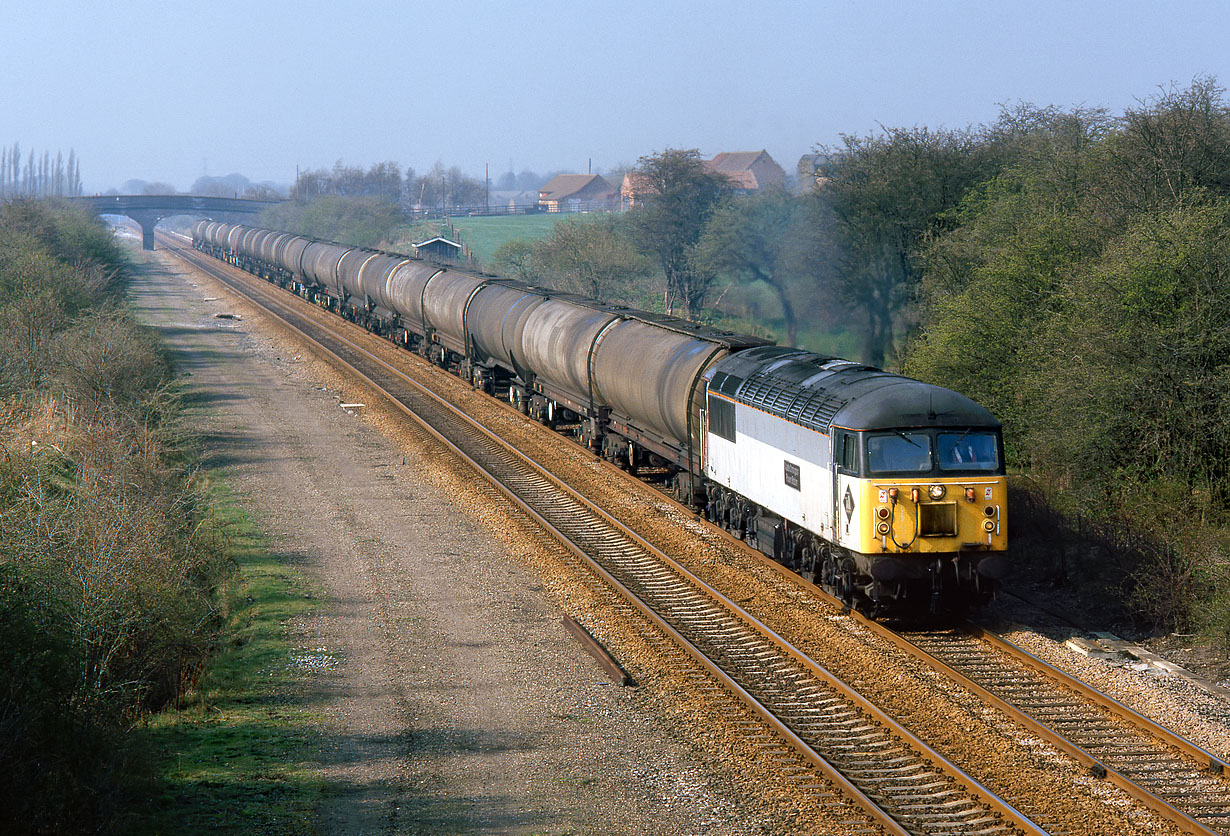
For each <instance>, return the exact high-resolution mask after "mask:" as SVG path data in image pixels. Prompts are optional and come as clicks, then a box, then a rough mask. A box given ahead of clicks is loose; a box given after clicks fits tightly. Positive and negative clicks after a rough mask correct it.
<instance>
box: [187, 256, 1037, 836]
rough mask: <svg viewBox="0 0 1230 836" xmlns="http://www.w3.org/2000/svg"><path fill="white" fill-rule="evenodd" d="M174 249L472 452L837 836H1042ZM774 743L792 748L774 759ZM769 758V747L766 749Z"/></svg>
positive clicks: (449, 412) (750, 629)
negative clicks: (653, 635)
mask: <svg viewBox="0 0 1230 836" xmlns="http://www.w3.org/2000/svg"><path fill="white" fill-rule="evenodd" d="M171 247H172V248H174V249H176V250H178V251H179V252H178V254H179V255H180V257H181V258H183V259H184V260H186V261H188V262H189V263H192V264H193V265H194V266H196V267H197V268H198V269H202V270H204V271H205V272H207V273H209V274H211V275H212V276H214V277H215V278H217V279H219V280H220V281H222V282H223V283H225V284H227V285H229V286H231V287H232V288H233V289H235V290H237V291H238V292H240V293H242V294H243V295H245V296H247V297H248V298H250V299H253V301H255V302H257V304H259V305H260V306H261V307H263V308H265V309H266V310H267V311H268V312H269V313H271V314H272V315H273V316H275V317H276V318H278V319H280V320H281V321H282V322H283V323H284V324H286V325H287V326H288V327H290V328H292V329H294V330H296V331H298V332H299V333H300V334H302V335H303V336H305V337H306V338H308V339H309V340H311V341H312V342H314V343H316V344H317V345H318V346H320V347H321V350H323V351H325V352H326V353H328V354H330V355H332V357H333V358H334V359H335V360H336V362H339V363H341V364H342V365H344V366H346V367H348V368H349V369H350V370H351V371H352V373H354V374H357V375H360V376H361V377H362V378H363V379H364V380H365V381H366V383H367V385H368V386H370V387H372V388H374V389H377V390H378V391H380V392H382V393H384V394H385V396H386V397H388V398H389V399H390V401H391V402H392V403H393V404H395V405H397V406H398V407H399V408H401V409H402V410H403V411H405V412H406V413H407V414H408V415H410V416H411V417H412V418H413V419H414V420H415V421H417V422H419V423H420V424H421V425H422V426H423V427H424V428H425V429H426V430H427V432H429V433H430V434H431V435H433V436H434V437H436V438H437V439H438V440H439V441H440V442H442V443H443V444H445V445H446V446H448V447H449V448H450V449H452V450H453V451H454V452H455V453H456V454H457V455H458V456H460V457H462V458H463V459H465V460H466V461H468V462H469V463H470V464H471V465H472V466H473V467H475V469H476V470H478V471H479V472H480V473H481V474H483V475H484V476H485V477H486V478H487V479H488V480H489V481H491V483H492V484H493V485H495V486H496V487H497V488H498V489H499V490H501V491H502V492H503V493H504V494H505V495H506V496H507V497H508V498H509V499H510V500H511V501H512V502H513V503H514V504H516V505H517V506H519V507H520V508H521V509H522V510H523V511H524V512H525V513H527V514H528V515H529V516H530V517H532V518H533V519H535V520H536V521H537V522H538V523H539V524H540V525H541V526H542V527H543V528H545V529H546V530H547V531H548V532H549V533H550V534H551V535H552V536H553V537H554V538H556V539H557V540H558V541H559V542H560V543H562V544H563V545H564V546H565V547H566V548H568V549H569V550H570V551H571V552H572V553H573V554H574V555H576V557H577V559H578V560H580V561H582V562H583V563H584V564H586V565H587V566H588V567H589V568H590V569H591V571H593V573H594V574H596V575H597V576H599V577H600V578H602V579H603V580H604V581H605V582H606V584H607V585H608V586H609V587H610V588H611V589H612V590H614V591H615V592H616V594H618V595H619V596H621V598H622V599H623V600H624V601H625V602H626V604H627V605H628V606H630V607H632V608H634V609H635V610H636V611H637V612H639V613H640V614H641V615H642V616H643V617H644V618H646V619H648V620H649V621H651V622H652V623H653V624H654V625H655V626H656V627H657V628H658V629H659V630H660V631H661V632H662V633H663V634H665V635H666V636H668V637H669V638H670V639H671V640H672V641H673V642H674V643H675V645H677V646H678V647H679V648H680V649H681V650H682V652H683V653H685V654H686V655H687V656H688V657H690V658H691V659H692V660H693V664H694V665H696V666H699V668H700V669H702V670H703V671H705V673H706V674H707V676H709V677H711V678H712V679H713V680H715V681H716V682H717V683H719V684H720V686H721V687H723V688H724V689H725V690H726V691H727V692H729V693H730V694H731V695H733V697H734V698H735V699H737V700H738V701H739V702H741V703H742V704H743V705H744V706H745V707H746V708H747V709H748V710H749V711H751V712H752V713H753V714H754V715H755V716H757V717H758V718H759V719H760V720H761V721H762V722H763V723H766V724H768V725H769V726H770V727H771V728H772V729H773V730H774V731H775V732H776V734H777V735H778V736H779V740H778V741H773V742H770V743H769V744H768V746H767V747H766V749H767V751H768V752H769V754H770V756H776V757H779V759H780V760H781V761H782V763H781V765H780V767H781V768H780V771H781V773H782V774H783V775H784V776H785V777H788V778H789V779H790V781H791V782H792V784H793V785H794V787H795V788H796V789H802V790H805V791H810V792H812V793H813V794H814V795H816V796H817V797H818V798H820V799H821V800H822V801H824V800H829V799H831V800H832V802H833V804H834V807H836V806H838V799H837V796H836V794H840V796H841V797H842V798H844V799H846V801H844V802H841V803H840V806H841V808H842V809H847V808H849V807H850V804H849V803H848V802H853V807H854V811H853V812H854V814H853V815H850V816H849V818H848V820H847V821H846V822H845V823H844V824H843V825H842V830H843V832H851V833H857V832H888V833H893V834H907V833H908V834H986V835H987V836H991V834H1014V833H1015V834H1041V833H1044V832H1045V831H1044V830H1042V829H1041V828H1040V827H1038V826H1037V825H1035V824H1034V823H1032V822H1030V821H1029V820H1028V819H1027V818H1026V817H1025V816H1024V815H1022V814H1021V813H1019V812H1018V811H1017V810H1015V809H1014V808H1013V807H1012V806H1011V805H1010V804H1008V803H1007V802H1006V801H1004V800H1003V799H1001V798H999V797H998V796H996V795H995V794H994V793H992V792H991V791H990V790H988V789H986V788H985V787H983V786H981V785H979V784H978V783H977V782H976V781H975V780H974V779H972V778H971V777H970V776H968V775H966V774H965V773H964V772H963V771H962V770H960V769H959V768H958V767H957V766H955V765H954V764H953V763H951V762H950V761H948V760H947V759H946V758H944V757H943V756H942V755H940V754H939V753H938V752H936V751H934V750H933V749H931V748H930V747H929V746H927V745H926V744H925V743H924V742H923V741H921V740H919V739H918V738H916V737H915V736H914V735H913V734H911V733H910V732H909V731H908V730H907V729H905V728H903V727H902V726H900V725H899V724H898V723H896V722H895V721H894V720H893V719H892V718H891V717H889V716H888V715H886V714H885V713H884V712H882V711H880V710H879V709H878V708H877V707H876V706H874V705H872V704H871V703H870V702H869V701H867V700H865V699H864V698H862V697H861V696H859V695H858V694H857V693H855V692H854V691H853V690H852V689H850V688H849V687H848V686H846V685H845V684H844V683H842V682H841V681H840V680H838V679H837V677H835V676H833V675H832V674H831V673H829V672H828V671H826V670H825V669H824V668H823V667H821V666H820V665H818V664H817V663H815V662H814V661H812V660H811V659H809V658H808V657H807V656H806V655H805V654H803V653H802V652H800V651H799V650H798V649H796V648H794V647H793V646H791V645H790V644H789V643H788V642H786V641H785V640H784V639H783V638H781V637H780V636H778V635H777V634H775V633H774V632H773V631H772V630H770V629H769V628H768V627H766V626H765V625H764V624H762V623H760V622H759V621H757V620H756V619H755V618H754V617H753V616H751V615H750V614H749V613H748V612H746V611H745V610H744V609H743V608H741V607H740V606H738V605H737V604H735V603H734V602H733V601H731V600H730V599H728V598H726V597H724V596H722V595H721V594H720V593H718V592H717V591H716V590H714V589H712V588H711V587H709V586H707V585H706V584H705V583H704V582H702V581H701V580H700V579H699V578H697V577H696V576H695V575H693V574H691V573H690V572H688V571H687V570H686V569H685V568H684V567H683V566H681V565H680V564H678V563H677V562H676V561H674V560H672V559H671V558H670V557H669V556H667V555H666V554H664V553H662V552H661V551H659V550H657V549H656V548H654V547H653V546H652V545H650V544H649V543H648V542H646V541H645V540H643V539H642V538H641V537H639V536H638V535H637V534H636V533H635V532H633V531H631V530H630V529H628V528H627V527H625V526H623V525H622V524H621V523H619V522H618V521H616V520H615V519H614V518H612V517H611V516H609V515H608V514H606V513H605V512H603V511H602V510H601V509H599V508H598V507H596V506H595V505H593V503H591V502H589V501H588V500H586V499H585V498H584V497H582V496H580V495H579V494H577V493H576V492H575V491H573V490H571V489H570V488H569V487H567V486H566V485H564V484H562V483H561V482H560V481H559V480H557V479H555V478H554V477H553V476H551V475H550V474H549V473H548V472H546V470H545V469H544V468H542V467H540V466H538V465H537V464H536V463H535V462H533V461H532V460H530V459H529V458H527V457H526V456H524V455H522V454H521V453H519V452H517V451H516V450H514V449H513V448H512V447H510V446H509V445H507V444H506V443H504V442H503V441H501V440H500V439H498V438H496V437H495V436H494V435H492V434H491V433H489V432H488V431H487V430H485V429H484V428H482V427H481V426H479V425H478V424H476V423H475V422H474V421H472V420H471V419H470V418H469V417H468V416H465V415H464V414H462V413H461V412H460V411H458V410H457V409H455V408H454V407H452V406H451V405H450V404H449V403H448V402H447V401H446V400H444V399H443V398H441V397H439V396H438V395H436V394H435V393H433V392H432V391H430V389H428V388H427V387H426V386H424V385H423V384H421V383H419V382H416V381H414V380H411V379H410V378H409V377H407V376H406V375H405V374H403V373H402V372H401V371H399V370H398V369H396V368H394V367H393V366H391V365H389V364H387V363H385V362H384V361H382V360H380V359H379V358H377V357H375V356H374V355H373V354H370V353H368V352H367V351H365V350H364V349H362V348H361V347H359V346H358V345H357V344H356V343H355V342H353V341H351V340H350V339H348V338H347V337H345V336H344V335H343V334H341V333H340V331H341V329H339V328H336V327H334V325H333V324H325V323H324V322H323V321H322V320H321V317H320V316H319V315H318V314H319V312H318V311H317V310H316V309H313V308H312V307H311V306H310V305H307V304H306V303H303V302H302V300H298V299H292V298H291V297H290V296H289V295H288V294H285V293H283V292H282V291H279V290H277V289H275V288H272V287H271V286H269V285H267V284H266V283H264V282H261V281H258V280H256V279H252V278H249V277H247V276H245V275H244V274H242V273H239V272H238V271H236V270H234V268H229V267H225V266H223V265H219V264H218V263H217V262H215V261H213V260H211V259H207V258H205V257H203V256H199V255H197V254H196V253H195V252H193V251H191V250H190V249H188V250H185V248H183V247H182V246H181V245H179V244H178V243H172V244H171ZM783 746H785V747H788V749H789V753H790V754H789V755H788V756H785V757H782V755H781V754H780V753H782V752H783V751H784V750H783V748H782V747H783ZM774 753H778V754H776V755H775V754H774Z"/></svg>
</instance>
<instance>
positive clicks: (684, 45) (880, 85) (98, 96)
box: [0, 0, 1230, 191]
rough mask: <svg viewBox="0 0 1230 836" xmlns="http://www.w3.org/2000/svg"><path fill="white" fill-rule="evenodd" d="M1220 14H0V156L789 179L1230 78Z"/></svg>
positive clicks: (1127, 0) (178, 8)
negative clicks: (668, 168)
mask: <svg viewBox="0 0 1230 836" xmlns="http://www.w3.org/2000/svg"><path fill="white" fill-rule="evenodd" d="M1228 64H1230V2H1220V3H1219V2H1170V3H1163V2H1135V1H1134V0H1114V2H1082V1H1081V0H1066V1H1065V2H1052V1H1051V0H1033V1H1032V2H1019V3H1010V2H998V1H993V0H986V2H923V1H922V0H920V1H919V2H908V3H907V2H869V1H868V0H859V2H835V0H826V1H825V2H810V3H807V2H788V1H787V0H747V1H746V2H734V0H721V1H720V2H717V1H715V2H707V3H705V2H677V0H635V1H634V2H621V1H620V0H607V2H589V0H574V2H548V0H529V1H528V2H522V1H520V0H505V2H481V1H480V0H433V2H393V0H340V2H338V0H331V2H327V3H325V2H315V0H244V2H238V1H237V0H193V2H184V1H183V0H180V1H179V2H175V1H174V0H170V1H168V0H157V2H153V0H115V2H106V0H102V2H99V0H33V1H32V0H5V3H4V7H3V9H0V79H2V81H0V144H5V145H11V144H12V143H13V142H14V141H18V142H20V143H21V144H22V147H23V149H26V150H28V149H30V148H35V149H37V150H39V151H42V150H44V149H50V150H52V151H53V152H54V151H55V150H56V149H62V150H64V151H65V152H66V153H67V151H68V149H69V148H74V149H76V151H77V153H78V155H79V156H80V158H81V170H82V176H83V179H84V180H85V185H86V189H87V190H88V191H101V190H104V189H106V188H109V187H113V186H118V185H119V184H120V183H122V182H123V181H124V180H127V179H129V178H141V179H144V180H151V181H152V180H161V181H166V182H170V183H172V184H173V185H175V186H177V187H178V188H180V189H186V188H187V187H188V186H190V185H191V184H192V182H193V180H195V179H196V178H197V177H199V176H200V175H201V174H203V173H209V174H212V175H222V174H228V173H231V172H240V173H242V174H244V175H246V176H248V177H249V178H251V179H252V180H254V181H260V180H273V181H276V182H280V183H289V182H291V181H292V180H293V179H294V175H295V167H296V165H298V166H302V167H304V168H321V167H331V166H332V165H333V163H334V162H335V161H337V160H339V159H340V160H343V161H345V162H346V163H348V164H355V165H362V166H367V165H369V164H371V163H374V162H377V161H380V160H388V159H391V160H396V161H397V162H399V163H401V165H402V166H403V167H405V166H414V167H415V168H416V169H418V170H420V171H422V170H424V169H426V168H429V167H430V166H431V165H432V163H434V162H436V161H437V160H439V161H443V162H444V163H445V164H447V165H458V166H460V167H461V168H462V169H463V170H465V171H466V172H468V173H470V174H476V175H479V176H481V174H482V171H483V165H484V163H489V164H490V166H491V174H492V176H493V177H495V176H497V175H498V174H500V173H502V172H503V171H506V170H507V169H508V166H509V162H510V160H511V162H512V165H513V166H514V167H515V168H516V169H517V170H521V169H525V168H529V169H533V170H536V171H544V172H545V171H548V170H554V169H571V170H574V171H582V172H583V171H585V170H586V166H587V164H588V161H589V160H590V159H592V160H593V165H594V168H595V169H601V168H606V167H611V166H616V165H619V164H621V163H635V162H636V159H637V158H638V157H640V156H642V155H645V154H649V153H653V152H655V151H660V150H662V149H663V148H667V147H674V148H692V147H695V148H699V149H700V150H701V152H702V153H704V154H706V155H712V154H715V153H717V152H719V151H724V150H732V151H733V150H755V149H759V148H767V149H768V150H769V152H770V153H771V154H772V155H773V156H774V157H775V158H776V159H777V160H778V162H779V163H781V164H782V166H783V167H785V168H786V169H788V170H791V169H793V167H794V165H795V163H796V162H797V160H798V158H799V156H800V155H801V154H804V153H807V152H809V151H811V150H812V149H813V147H814V146H816V145H817V144H831V143H835V142H837V141H838V138H839V135H840V134H842V133H854V134H866V133H870V132H873V131H875V130H876V129H877V125H879V124H884V125H894V126H895V125H907V126H912V125H928V126H931V127H937V126H941V125H942V126H945V127H963V126H966V125H970V124H979V123H982V122H986V121H989V120H992V119H994V118H995V116H996V114H997V113H998V110H999V108H998V103H1001V102H1016V101H1028V102H1033V103H1035V104H1040V105H1045V104H1055V105H1060V106H1065V107H1066V106H1071V105H1090V106H1095V105H1096V106H1105V107H1107V108H1109V109H1110V110H1112V111H1113V112H1116V113H1119V112H1122V110H1123V109H1124V108H1125V107H1130V106H1132V104H1133V103H1134V102H1136V101H1137V100H1140V99H1147V98H1148V97H1150V96H1152V95H1154V94H1155V93H1156V92H1157V90H1158V88H1159V86H1165V85H1169V84H1170V83H1171V82H1174V83H1176V84H1177V85H1178V86H1180V87H1185V86H1187V85H1188V84H1189V83H1190V82H1191V80H1192V78H1193V77H1194V76H1196V75H1199V74H1210V75H1213V76H1216V77H1217V78H1218V80H1219V81H1220V82H1221V83H1222V84H1230V66H1228Z"/></svg>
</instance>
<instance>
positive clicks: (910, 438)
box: [867, 430, 932, 474]
mask: <svg viewBox="0 0 1230 836" xmlns="http://www.w3.org/2000/svg"><path fill="white" fill-rule="evenodd" d="M867 468H868V470H869V471H870V472H871V473H873V474H883V473H930V472H931V469H932V455H931V436H930V434H929V433H925V432H906V431H900V430H898V431H894V432H889V433H876V434H873V435H869V436H868V437H867Z"/></svg>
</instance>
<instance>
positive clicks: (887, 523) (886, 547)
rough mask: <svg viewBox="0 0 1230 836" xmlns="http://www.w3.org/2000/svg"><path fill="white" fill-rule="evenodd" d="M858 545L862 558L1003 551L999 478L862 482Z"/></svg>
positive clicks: (1004, 495) (1004, 490)
mask: <svg viewBox="0 0 1230 836" xmlns="http://www.w3.org/2000/svg"><path fill="white" fill-rule="evenodd" d="M861 493H862V497H861V498H862V502H860V503H859V507H860V508H861V509H862V510H863V515H864V519H863V520H861V525H860V526H859V535H858V540H859V542H858V544H857V545H856V546H854V545H853V544H851V545H852V546H853V548H854V549H855V550H856V551H859V552H861V553H863V554H868V555H873V554H885V553H890V554H903V553H904V554H936V553H946V554H952V553H956V552H968V551H988V552H996V551H1004V550H1005V549H1006V548H1007V547H1008V526H1007V522H1008V519H1007V510H1008V505H1007V499H1008V484H1007V479H1006V478H1005V477H1003V476H989V475H988V476H968V477H964V478H961V477H954V478H941V479H934V480H927V481H923V480H917V479H915V480H911V479H875V478H873V479H867V480H864V481H863V485H862V492H861Z"/></svg>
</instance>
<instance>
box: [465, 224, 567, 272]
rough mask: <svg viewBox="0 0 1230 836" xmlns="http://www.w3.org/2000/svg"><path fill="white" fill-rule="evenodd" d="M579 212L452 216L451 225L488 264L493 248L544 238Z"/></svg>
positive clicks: (493, 253)
mask: <svg viewBox="0 0 1230 836" xmlns="http://www.w3.org/2000/svg"><path fill="white" fill-rule="evenodd" d="M576 217H579V216H578V215H574V214H567V213H558V212H556V213H550V214H548V213H545V212H543V213H537V214H533V215H489V216H485V217H475V218H453V219H452V221H453V226H454V227H456V228H457V231H458V232H460V233H461V240H462V242H463V243H464V244H465V245H466V246H467V247H469V248H470V252H472V253H474V257H475V258H477V259H478V260H479V261H481V262H482V263H483V264H484V265H487V266H490V264H491V259H492V258H493V257H494V256H495V251H496V250H498V249H499V248H500V245H501V244H503V243H504V242H506V241H515V240H517V239H519V238H520V239H525V240H528V241H536V240H538V239H539V238H546V237H547V236H548V235H550V234H551V230H553V229H555V225H556V224H557V223H559V222H560V221H562V220H565V219H567V218H576Z"/></svg>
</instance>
